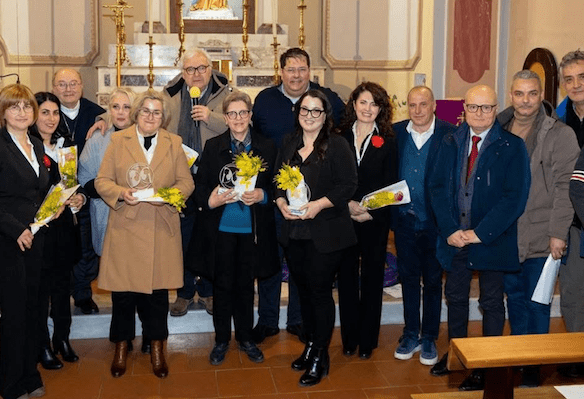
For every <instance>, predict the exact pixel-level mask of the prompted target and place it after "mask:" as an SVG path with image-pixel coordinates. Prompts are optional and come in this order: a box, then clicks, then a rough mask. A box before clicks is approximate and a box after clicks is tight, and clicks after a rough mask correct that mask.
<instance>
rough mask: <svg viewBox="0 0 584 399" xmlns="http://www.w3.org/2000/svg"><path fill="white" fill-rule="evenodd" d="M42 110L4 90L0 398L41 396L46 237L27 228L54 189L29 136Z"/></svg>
mask: <svg viewBox="0 0 584 399" xmlns="http://www.w3.org/2000/svg"><path fill="white" fill-rule="evenodd" d="M37 115H38V105H37V103H36V101H35V98H34V96H33V94H32V92H31V91H30V89H29V88H28V87H26V86H24V85H20V84H14V85H9V86H6V87H4V88H3V89H2V91H0V142H1V143H0V254H2V255H1V256H2V264H1V265H0V312H2V323H1V325H0V376H2V378H0V395H2V397H3V398H5V399H15V398H28V397H29V396H28V395H29V394H31V396H35V397H36V396H42V395H43V394H44V393H45V388H44V387H43V382H42V380H41V375H40V373H39V372H38V370H37V359H38V348H39V343H38V328H37V326H38V323H39V285H40V276H41V267H42V263H43V241H44V232H43V231H42V230H41V231H39V232H38V233H37V234H36V235H33V234H32V232H31V230H30V228H29V224H30V223H32V222H33V220H34V216H35V214H36V212H37V210H38V208H39V207H40V205H41V203H42V201H43V199H44V197H45V195H46V193H47V191H48V190H49V186H50V177H49V171H48V170H47V168H46V167H45V166H44V163H43V158H44V150H43V143H42V142H41V141H40V140H39V139H38V138H36V137H31V136H30V135H29V133H28V129H29V127H30V126H31V125H32V124H33V123H34V122H35V120H36V119H37Z"/></svg>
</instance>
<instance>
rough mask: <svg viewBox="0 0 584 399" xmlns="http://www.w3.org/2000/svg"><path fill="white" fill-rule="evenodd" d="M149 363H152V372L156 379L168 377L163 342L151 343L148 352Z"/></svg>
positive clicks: (155, 341) (154, 341)
mask: <svg viewBox="0 0 584 399" xmlns="http://www.w3.org/2000/svg"><path fill="white" fill-rule="evenodd" d="M150 362H151V363H152V371H153V372H154V375H155V376H156V377H158V378H165V377H166V376H167V375H168V366H167V365H166V360H164V342H163V341H160V340H153V341H152V349H151V352H150Z"/></svg>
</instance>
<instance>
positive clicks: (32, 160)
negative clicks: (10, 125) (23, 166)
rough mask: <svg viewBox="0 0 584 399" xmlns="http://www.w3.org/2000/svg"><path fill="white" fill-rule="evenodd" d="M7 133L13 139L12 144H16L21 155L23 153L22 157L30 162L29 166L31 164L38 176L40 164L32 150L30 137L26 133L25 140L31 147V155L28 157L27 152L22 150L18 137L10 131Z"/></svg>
mask: <svg viewBox="0 0 584 399" xmlns="http://www.w3.org/2000/svg"><path fill="white" fill-rule="evenodd" d="M8 134H9V135H10V137H12V141H14V144H16V146H17V147H18V149H19V150H20V152H22V155H24V157H25V158H26V160H27V161H28V163H29V164H30V166H32V168H33V169H34V173H36V175H37V177H39V173H40V167H41V166H40V165H39V161H38V159H37V157H36V154H35V152H34V145H33V144H32V142H31V141H30V137H28V134H27V135H26V141H27V142H28V144H29V145H30V149H31V151H30V156H31V158H29V157H28V154H27V153H26V151H25V150H24V148H23V147H22V146H21V145H20V142H19V141H18V139H17V138H16V136H15V135H13V134H12V133H10V132H8Z"/></svg>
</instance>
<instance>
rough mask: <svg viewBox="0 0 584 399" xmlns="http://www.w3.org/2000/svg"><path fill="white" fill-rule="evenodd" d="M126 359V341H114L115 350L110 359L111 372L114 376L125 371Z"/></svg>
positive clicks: (120, 374) (121, 374)
mask: <svg viewBox="0 0 584 399" xmlns="http://www.w3.org/2000/svg"><path fill="white" fill-rule="evenodd" d="M126 360H128V342H127V341H125V340H124V341H120V342H116V352H115V354H114V360H113V361H112V367H111V369H110V370H111V373H112V376H114V377H121V376H123V375H124V373H125V372H126Z"/></svg>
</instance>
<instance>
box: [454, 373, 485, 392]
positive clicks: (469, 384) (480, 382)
mask: <svg viewBox="0 0 584 399" xmlns="http://www.w3.org/2000/svg"><path fill="white" fill-rule="evenodd" d="M483 389H485V372H484V370H479V369H477V370H473V371H472V373H470V375H469V376H468V377H466V378H465V379H464V381H462V383H461V384H460V385H459V386H458V390H459V391H481V390H483Z"/></svg>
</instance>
